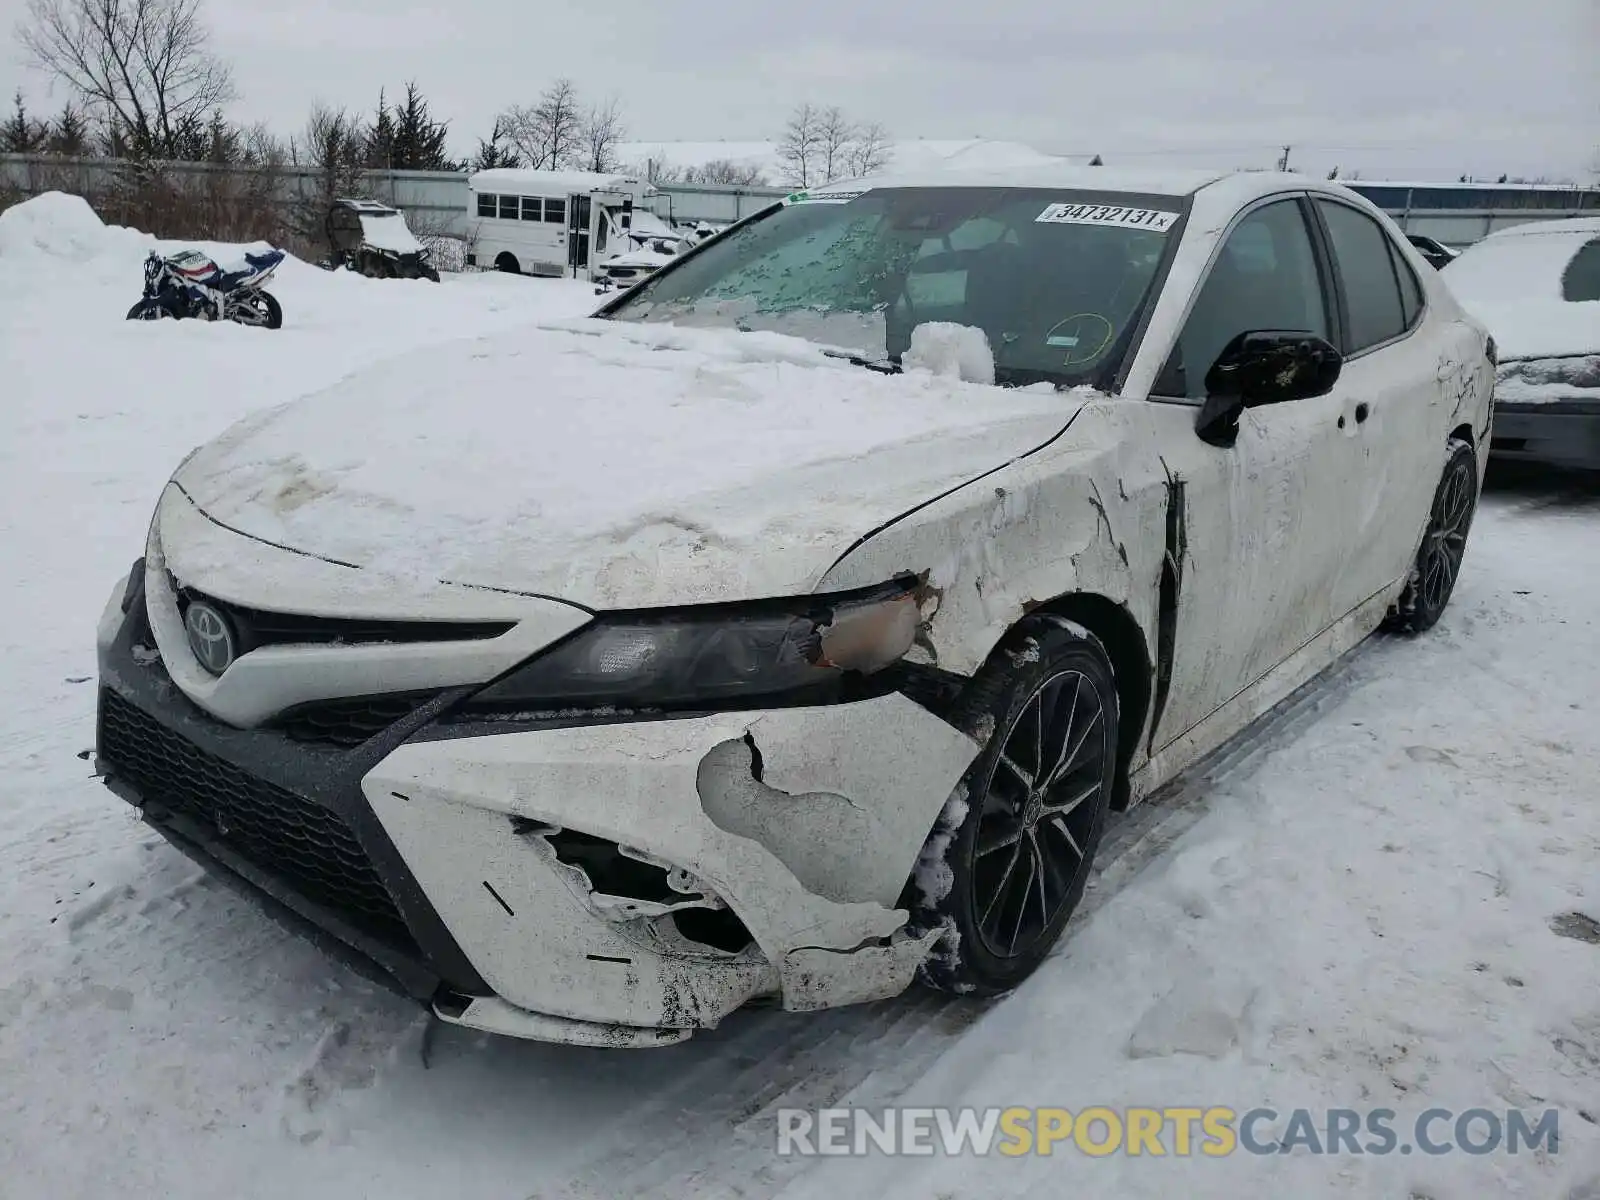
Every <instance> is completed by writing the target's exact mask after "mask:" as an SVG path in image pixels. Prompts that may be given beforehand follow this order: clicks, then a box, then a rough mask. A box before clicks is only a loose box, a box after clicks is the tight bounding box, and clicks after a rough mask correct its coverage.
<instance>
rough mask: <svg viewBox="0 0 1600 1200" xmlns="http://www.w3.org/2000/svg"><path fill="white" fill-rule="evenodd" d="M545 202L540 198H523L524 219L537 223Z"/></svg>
mask: <svg viewBox="0 0 1600 1200" xmlns="http://www.w3.org/2000/svg"><path fill="white" fill-rule="evenodd" d="M543 206H544V201H543V200H542V199H540V198H539V197H538V196H524V197H523V198H522V219H523V220H524V221H537V220H539V214H540V212H541V211H542V210H543Z"/></svg>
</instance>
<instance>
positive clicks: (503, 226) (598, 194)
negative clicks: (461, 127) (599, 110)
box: [467, 167, 657, 279]
mask: <svg viewBox="0 0 1600 1200" xmlns="http://www.w3.org/2000/svg"><path fill="white" fill-rule="evenodd" d="M467 187H468V196H467V228H468V229H469V230H470V231H471V238H472V243H473V244H472V245H471V252H470V253H469V254H468V256H467V262H468V263H469V264H471V265H481V266H485V267H493V268H495V269H496V270H498V271H512V272H517V273H521V274H525V275H574V276H577V277H579V278H584V279H593V278H595V275H596V272H597V269H598V267H599V265H600V263H602V262H603V261H605V260H606V259H607V258H611V257H613V256H614V255H616V254H619V253H623V252H626V251H628V250H631V249H633V246H632V244H631V241H630V238H629V236H628V235H629V230H630V227H631V226H632V224H633V216H634V213H635V212H639V213H640V214H641V216H643V215H644V214H645V213H646V212H647V211H648V208H649V205H650V204H651V203H652V202H653V201H654V200H655V197H656V195H657V192H656V189H655V188H654V187H652V186H651V185H650V184H648V183H646V182H644V181H643V180H641V179H636V178H634V177H633V176H630V175H597V174H593V173H591V172H588V171H532V170H526V169H523V168H514V167H496V168H494V169H492V170H488V171H479V172H477V173H476V174H474V175H472V176H470V177H469V178H468V180H467ZM649 215H650V217H651V219H652V220H654V219H655V218H654V214H653V213H651V214H649Z"/></svg>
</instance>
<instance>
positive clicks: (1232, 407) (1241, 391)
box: [1195, 329, 1344, 446]
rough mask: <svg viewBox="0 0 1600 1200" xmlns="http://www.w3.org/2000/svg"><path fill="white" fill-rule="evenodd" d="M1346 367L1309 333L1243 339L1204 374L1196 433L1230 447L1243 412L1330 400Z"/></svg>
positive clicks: (1277, 332) (1262, 332)
mask: <svg viewBox="0 0 1600 1200" xmlns="http://www.w3.org/2000/svg"><path fill="white" fill-rule="evenodd" d="M1343 366H1344V357H1343V355H1341V354H1340V353H1339V351H1338V350H1336V349H1335V348H1334V347H1333V346H1332V344H1330V343H1329V342H1328V341H1327V339H1326V338H1322V337H1318V336H1317V335H1316V334H1314V333H1310V332H1308V331H1306V330H1294V329H1254V330H1250V331H1249V332H1246V333H1241V334H1240V335H1239V336H1238V337H1236V338H1234V339H1233V341H1231V342H1229V343H1228V344H1227V345H1226V346H1225V347H1223V350H1222V353H1221V354H1219V355H1218V356H1217V361H1216V362H1215V363H1213V364H1212V366H1211V369H1210V370H1209V371H1207V372H1206V402H1205V404H1203V405H1202V406H1201V408H1200V416H1199V417H1198V418H1197V419H1196V421H1195V433H1196V434H1198V435H1199V437H1200V439H1201V440H1202V441H1205V442H1209V443H1210V444H1211V445H1213V446H1231V445H1233V443H1234V440H1235V439H1236V438H1237V437H1238V435H1239V415H1240V414H1241V413H1243V412H1244V410H1245V409H1247V408H1260V407H1262V406H1263V405H1267V404H1282V403H1283V402H1284V401H1286V400H1309V399H1311V398H1313V397H1315V396H1326V395H1327V394H1328V393H1329V392H1331V391H1332V390H1333V386H1334V384H1336V383H1338V382H1339V372H1340V370H1341V369H1342V368H1343Z"/></svg>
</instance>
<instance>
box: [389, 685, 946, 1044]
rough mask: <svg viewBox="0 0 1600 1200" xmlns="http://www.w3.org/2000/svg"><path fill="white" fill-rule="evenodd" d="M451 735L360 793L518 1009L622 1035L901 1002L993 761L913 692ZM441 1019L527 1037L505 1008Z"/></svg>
mask: <svg viewBox="0 0 1600 1200" xmlns="http://www.w3.org/2000/svg"><path fill="white" fill-rule="evenodd" d="M447 731H448V726H443V725H436V726H434V727H432V728H430V729H429V730H426V731H423V732H422V733H421V734H420V735H419V736H418V737H416V738H413V739H412V740H410V741H408V742H407V743H406V744H405V745H402V746H400V747H398V748H397V749H396V750H395V751H394V752H393V753H392V754H390V755H389V756H388V757H386V758H385V759H384V760H383V761H382V762H381V763H379V764H378V765H377V766H376V767H375V768H374V769H373V770H372V771H371V772H370V773H369V774H368V775H367V776H366V777H365V778H364V779H363V781H362V788H363V791H364V792H365V794H366V797H367V800H368V802H369V803H370V805H371V807H372V810H373V812H374V813H376V814H377V817H378V819H379V821H380V822H381V823H382V825H383V827H384V830H385V832H386V834H387V835H388V837H389V838H390V839H391V840H392V841H393V843H394V845H395V846H396V847H397V848H398V850H399V852H400V854H401V856H402V857H403V858H404V859H405V861H406V865H407V867H408V868H409V870H410V871H411V873H412V874H414V875H415V877H416V879H417V881H418V883H419V884H420V886H421V888H422V890H423V891H424V892H425V893H426V894H427V895H428V897H429V899H430V901H431V903H432V904H433V905H434V906H435V907H436V908H437V910H438V912H439V915H440V917H441V918H442V920H443V921H444V923H445V924H446V925H447V926H448V927H449V929H450V930H451V932H452V935H453V936H454V937H455V938H456V940H457V941H458V942H459V944H460V945H461V948H462V950H463V952H464V953H465V954H466V955H467V957H468V958H469V959H470V960H471V961H472V963H473V965H474V967H475V968H476V969H477V970H478V971H479V972H480V973H481V974H482V976H483V978H484V980H485V981H486V982H487V984H488V985H489V987H490V989H491V990H492V991H493V992H494V994H495V996H496V997H497V998H498V999H499V1001H501V1002H503V1003H504V1004H506V1005H509V1006H511V1007H512V1008H513V1009H514V1010H521V1011H522V1012H523V1013H529V1012H531V1013H536V1014H540V1016H541V1018H561V1019H564V1020H566V1021H575V1022H580V1023H583V1024H584V1025H599V1026H608V1027H615V1028H620V1029H623V1030H640V1029H649V1030H678V1031H688V1030H693V1029H697V1028H709V1027H712V1026H715V1025H716V1024H717V1023H718V1022H719V1021H721V1020H722V1018H723V1017H725V1016H726V1015H727V1014H728V1013H729V1012H731V1011H733V1010H734V1009H736V1008H738V1007H740V1006H741V1005H743V1004H745V1003H746V1002H748V1001H750V1000H751V999H753V998H756V997H762V996H766V997H773V998H775V999H777V1000H779V1001H780V1002H781V1003H782V1005H783V1007H785V1008H787V1009H790V1010H807V1009H817V1008H826V1007H832V1006H835V1005H840V1004H850V1003H856V1002H860V1001H865V1000H873V999H879V998H882V997H886V996H891V995H895V994H897V993H899V992H901V991H903V990H904V989H905V988H906V986H907V985H908V984H909V983H910V982H911V979H912V977H913V976H914V974H915V972H916V969H917V967H918V966H919V965H920V964H921V962H922V960H923V958H924V957H925V955H926V954H927V952H928V950H929V948H930V947H931V944H932V942H933V940H934V938H935V936H936V935H934V934H923V935H921V936H911V935H909V934H908V933H907V932H906V931H905V929H904V926H905V922H906V917H907V913H906V911H905V910H904V909H903V908H900V907H899V902H900V899H901V896H902V893H903V891H904V889H905V886H906V882H907V880H908V879H909V878H910V876H911V873H912V870H913V868H914V866H915V863H916V859H917V856H918V854H919V852H920V851H921V849H922V846H923V843H924V841H925V840H926V838H927V835H928V832H929V830H930V829H931V828H932V826H933V823H934V821H935V819H936V818H937V816H938V814H939V812H940V810H941V809H942V808H943V805H944V803H945V800H946V799H947V797H948V796H949V794H950V792H951V790H952V789H953V788H954V787H955V785H956V784H957V782H958V781H959V780H960V778H961V776H962V774H963V773H964V772H965V770H966V768H967V766H968V765H969V764H970V762H971V761H972V758H973V757H974V756H975V755H976V753H977V749H978V748H977V746H976V745H975V744H974V743H973V742H972V741H971V740H970V739H968V738H967V737H965V736H964V735H962V734H960V733H958V732H956V731H955V730H954V729H952V728H951V727H950V726H948V725H946V724H945V723H944V722H942V721H940V720H939V719H938V718H937V717H934V716H933V715H931V714H930V713H928V712H927V711H926V710H925V709H923V708H921V707H920V706H919V705H917V704H915V703H914V702H912V701H910V700H908V699H906V698H905V697H904V696H901V695H898V694H891V695H887V696H882V697H878V698H876V699H872V700H867V701H862V702H860V703H856V704H841V705H836V706H828V707H821V708H792V709H775V710H769V711H764V712H752V713H725V714H714V715H708V716H699V717H691V718H683V719H677V720H658V721H650V722H628V723H617V724H610V725H587V726H576V727H569V728H559V729H532V730H523V731H519V732H508V733H487V734H479V735H477V736H469V737H461V736H448V735H447ZM441 1015H443V1016H445V1017H446V1018H447V1019H452V1020H457V1021H459V1022H460V1023H463V1024H472V1025H476V1026H477V1027H480V1028H492V1029H495V1030H496V1031H499V1032H510V1031H513V1030H510V1029H508V1028H507V1023H508V1018H507V1014H506V1013H505V1012H504V1011H503V1010H501V1009H499V1008H498V1007H497V1006H488V1007H484V1008H481V1009H479V1010H478V1011H476V1012H475V1011H474V1010H473V1008H470V1007H469V1008H468V1009H467V1010H466V1011H465V1012H462V1013H459V1014H454V1013H451V1012H446V1011H441ZM522 1019H523V1018H520V1017H519V1018H518V1020H522ZM511 1023H512V1024H515V1023H516V1022H514V1021H513V1022H511ZM516 1031H518V1032H520V1033H521V1035H522V1036H531V1037H543V1036H553V1035H562V1036H560V1037H559V1038H558V1040H585V1041H586V1040H588V1039H589V1038H590V1037H591V1036H592V1033H591V1032H590V1031H589V1030H587V1029H584V1030H579V1031H574V1030H572V1029H571V1028H569V1027H563V1026H552V1025H547V1024H545V1023H542V1022H541V1023H536V1024H534V1025H521V1026H519V1028H518V1030H516ZM611 1036H613V1037H615V1036H621V1035H619V1034H613V1035H611ZM606 1044H614V1043H612V1042H607V1043H606Z"/></svg>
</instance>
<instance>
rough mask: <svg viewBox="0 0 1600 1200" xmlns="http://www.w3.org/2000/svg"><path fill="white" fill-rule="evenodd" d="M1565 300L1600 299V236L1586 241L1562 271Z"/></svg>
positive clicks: (1562, 291) (1562, 295) (1562, 290)
mask: <svg viewBox="0 0 1600 1200" xmlns="http://www.w3.org/2000/svg"><path fill="white" fill-rule="evenodd" d="M1561 298H1562V299H1563V300H1572V301H1583V300H1600V237H1597V238H1595V239H1594V240H1593V241H1590V242H1585V243H1584V244H1583V246H1582V247H1581V248H1580V249H1579V250H1578V252H1577V253H1576V254H1574V255H1573V256H1572V261H1571V262H1569V263H1568V264H1567V269H1566V270H1565V271H1563V272H1562V273H1561Z"/></svg>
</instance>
